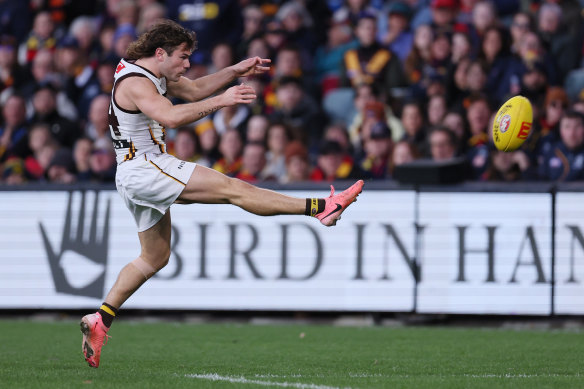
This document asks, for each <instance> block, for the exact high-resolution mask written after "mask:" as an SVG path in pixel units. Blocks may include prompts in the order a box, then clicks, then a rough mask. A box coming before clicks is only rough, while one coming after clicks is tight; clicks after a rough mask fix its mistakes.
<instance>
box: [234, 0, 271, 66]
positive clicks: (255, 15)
mask: <svg viewBox="0 0 584 389" xmlns="http://www.w3.org/2000/svg"><path fill="white" fill-rule="evenodd" d="M241 13H242V15H243V33H242V34H241V40H240V42H239V44H238V45H237V57H238V58H245V55H246V53H247V50H248V47H249V44H250V42H251V41H252V40H253V39H255V38H256V37H258V36H259V35H260V34H261V32H262V30H263V22H264V13H263V12H262V10H261V8H260V7H259V6H257V5H255V4H249V5H247V6H245V8H243V10H242V11H241ZM261 58H268V56H267V55H266V56H262V57H261Z"/></svg>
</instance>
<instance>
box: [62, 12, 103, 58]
mask: <svg viewBox="0 0 584 389" xmlns="http://www.w3.org/2000/svg"><path fill="white" fill-rule="evenodd" d="M69 35H70V36H72V37H73V38H74V39H75V40H76V41H77V43H78V45H79V50H80V51H81V53H82V55H83V56H84V57H86V58H88V59H89V60H90V61H95V60H97V58H98V56H99V51H98V49H97V47H96V45H95V42H96V39H97V25H96V22H95V20H94V19H93V18H92V17H89V16H79V17H77V18H75V20H74V21H73V23H71V27H70V28H69Z"/></svg>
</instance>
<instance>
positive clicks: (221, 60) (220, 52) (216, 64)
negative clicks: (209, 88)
mask: <svg viewBox="0 0 584 389" xmlns="http://www.w3.org/2000/svg"><path fill="white" fill-rule="evenodd" d="M262 58H264V57H262ZM234 63H235V53H234V52H233V49H232V48H231V46H230V45H229V44H228V43H226V42H218V43H217V44H216V45H215V46H213V49H212V50H211V65H209V69H208V70H207V73H208V74H211V73H216V72H218V71H219V70H221V69H225V68H226V67H229V66H231V65H233V64H234Z"/></svg>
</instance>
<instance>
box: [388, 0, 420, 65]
mask: <svg viewBox="0 0 584 389" xmlns="http://www.w3.org/2000/svg"><path fill="white" fill-rule="evenodd" d="M411 18H412V9H411V7H410V6H409V5H408V4H407V3H406V2H403V1H396V2H393V3H392V4H390V5H389V9H388V12H387V29H386V31H385V32H384V34H383V35H382V37H381V43H382V44H383V45H385V46H386V47H388V48H389V50H390V51H391V52H394V53H395V54H396V55H397V56H398V57H399V59H400V60H401V61H402V63H403V62H404V61H405V59H406V57H407V56H408V54H409V53H410V51H411V50H412V46H413V43H414V34H413V33H412V30H411V29H410V19H411Z"/></svg>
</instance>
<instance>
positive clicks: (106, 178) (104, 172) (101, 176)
mask: <svg viewBox="0 0 584 389" xmlns="http://www.w3.org/2000/svg"><path fill="white" fill-rule="evenodd" d="M89 164H90V166H91V176H92V178H93V179H94V180H96V181H99V182H114V180H115V177H116V166H117V164H116V155H115V153H114V150H113V149H112V148H110V147H108V148H101V147H99V146H98V147H96V145H94V147H93V150H92V152H91V157H90V158H89Z"/></svg>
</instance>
